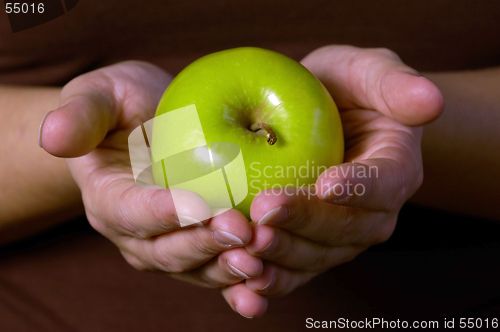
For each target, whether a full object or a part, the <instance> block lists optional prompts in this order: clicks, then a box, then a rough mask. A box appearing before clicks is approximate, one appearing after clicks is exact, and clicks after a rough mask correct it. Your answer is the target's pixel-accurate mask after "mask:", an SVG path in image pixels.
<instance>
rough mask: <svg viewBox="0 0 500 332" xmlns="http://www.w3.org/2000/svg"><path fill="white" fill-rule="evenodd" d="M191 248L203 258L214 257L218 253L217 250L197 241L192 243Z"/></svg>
mask: <svg viewBox="0 0 500 332" xmlns="http://www.w3.org/2000/svg"><path fill="white" fill-rule="evenodd" d="M193 247H194V248H195V250H196V251H197V252H198V253H200V254H202V255H203V256H215V255H217V254H219V252H220V250H219V249H217V248H215V247H211V246H210V244H209V243H206V242H202V241H200V240H199V239H196V240H195V241H193Z"/></svg>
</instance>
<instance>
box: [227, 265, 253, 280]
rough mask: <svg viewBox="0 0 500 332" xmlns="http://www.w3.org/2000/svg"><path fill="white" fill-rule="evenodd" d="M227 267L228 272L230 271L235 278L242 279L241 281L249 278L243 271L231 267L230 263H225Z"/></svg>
mask: <svg viewBox="0 0 500 332" xmlns="http://www.w3.org/2000/svg"><path fill="white" fill-rule="evenodd" d="M227 266H229V270H230V271H231V273H232V274H234V275H235V276H237V277H240V278H243V279H249V278H250V277H249V276H247V275H246V274H245V273H244V272H243V271H241V270H240V269H238V268H236V267H234V266H232V265H231V263H229V262H227Z"/></svg>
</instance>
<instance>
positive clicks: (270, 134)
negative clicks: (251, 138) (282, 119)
mask: <svg viewBox="0 0 500 332" xmlns="http://www.w3.org/2000/svg"><path fill="white" fill-rule="evenodd" d="M250 130H251V131H253V132H255V133H256V132H258V131H260V130H265V131H266V132H267V144H269V145H274V144H275V143H276V141H277V140H278V138H277V137H276V134H275V133H274V131H273V130H272V129H271V127H269V125H268V124H265V123H262V122H259V123H254V124H253V125H251V126H250Z"/></svg>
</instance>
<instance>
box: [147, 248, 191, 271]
mask: <svg viewBox="0 0 500 332" xmlns="http://www.w3.org/2000/svg"><path fill="white" fill-rule="evenodd" d="M152 258H153V260H154V262H155V263H156V264H155V265H156V266H158V268H159V269H160V270H162V271H164V272H170V273H184V272H187V271H188V269H187V268H186V267H185V266H184V265H183V264H181V263H180V262H179V261H177V260H175V259H173V258H172V255H171V253H170V249H169V248H168V246H167V245H165V244H164V243H163V242H162V241H157V242H155V245H154V246H153V251H152Z"/></svg>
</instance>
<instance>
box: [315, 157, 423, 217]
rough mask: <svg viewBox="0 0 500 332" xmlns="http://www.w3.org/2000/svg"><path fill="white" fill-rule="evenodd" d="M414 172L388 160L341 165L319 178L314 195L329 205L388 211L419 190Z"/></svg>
mask: <svg viewBox="0 0 500 332" xmlns="http://www.w3.org/2000/svg"><path fill="white" fill-rule="evenodd" d="M417 172H418V170H414V171H411V170H409V169H407V168H404V167H402V165H401V164H400V163H398V162H396V161H395V160H392V159H388V158H378V159H375V158H374V159H367V160H363V161H360V162H356V163H354V162H353V163H345V164H342V165H339V166H334V167H331V168H329V169H327V170H326V171H325V172H323V173H322V174H321V175H320V176H319V178H318V180H317V181H316V187H315V188H316V195H317V197H318V198H319V199H321V200H323V201H325V202H328V203H331V204H336V205H342V206H350V207H356V208H362V209H366V210H371V211H375V212H376V211H386V212H390V211H392V210H394V209H397V208H398V207H400V206H401V205H402V204H403V203H404V201H405V200H406V199H407V198H408V197H409V196H411V194H412V193H413V191H414V190H416V189H417V188H418V187H419V183H417V181H419V179H421V177H418V176H417ZM409 173H412V174H409Z"/></svg>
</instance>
